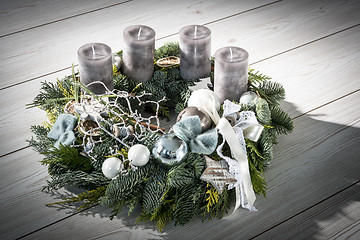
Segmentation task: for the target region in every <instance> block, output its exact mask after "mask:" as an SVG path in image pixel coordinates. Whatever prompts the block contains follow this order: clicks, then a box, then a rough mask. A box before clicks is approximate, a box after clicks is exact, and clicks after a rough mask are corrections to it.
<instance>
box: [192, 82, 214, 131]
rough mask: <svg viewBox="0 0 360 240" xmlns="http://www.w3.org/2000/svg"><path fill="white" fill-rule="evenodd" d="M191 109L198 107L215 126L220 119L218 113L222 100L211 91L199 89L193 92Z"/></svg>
mask: <svg viewBox="0 0 360 240" xmlns="http://www.w3.org/2000/svg"><path fill="white" fill-rule="evenodd" d="M188 106H189V107H197V108H198V109H200V110H202V111H204V112H206V113H207V114H208V115H209V116H210V118H211V119H212V120H213V122H214V123H215V124H217V122H218V121H219V119H220V116H219V114H218V111H219V110H220V100H219V98H218V97H217V95H216V94H215V93H214V92H213V91H211V90H209V89H198V90H195V91H193V92H192V94H191V96H190V98H189V100H188Z"/></svg>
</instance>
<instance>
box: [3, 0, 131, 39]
mask: <svg viewBox="0 0 360 240" xmlns="http://www.w3.org/2000/svg"><path fill="white" fill-rule="evenodd" d="M131 1H133V0H126V1H124V2H120V3H114V4H111V5H108V6H105V7H101V8H97V9H93V10H89V11H86V12H83V13H78V14H75V15H72V16H69V17H65V18H60V19H57V20H53V21H50V22H47V23H43V24H39V25H36V26H33V27H28V28H24V29H21V30H18V31H14V32H11V33H7V34H4V35H1V36H0V38H3V37H8V36H11V35H14V34H17V33H21V32H25V31H28V30H32V29H35V28H39V27H44V26H47V25H50V24H53V23H57V22H61V21H64V20H68V19H71V18H75V17H79V16H82V15H85V14H88V13H93V12H97V11H101V10H104V9H106V8H111V7H114V6H117V5H121V4H124V3H128V2H131Z"/></svg>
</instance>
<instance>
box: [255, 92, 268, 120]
mask: <svg viewBox="0 0 360 240" xmlns="http://www.w3.org/2000/svg"><path fill="white" fill-rule="evenodd" d="M256 116H257V119H258V120H259V122H260V123H261V124H265V125H270V124H271V111H270V108H269V104H268V103H267V101H265V100H264V99H263V98H259V99H258V100H257V102H256Z"/></svg>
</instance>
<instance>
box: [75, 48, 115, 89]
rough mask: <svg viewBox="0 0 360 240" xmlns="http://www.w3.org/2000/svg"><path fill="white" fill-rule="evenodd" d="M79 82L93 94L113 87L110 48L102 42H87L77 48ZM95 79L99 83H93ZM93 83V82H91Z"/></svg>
mask: <svg viewBox="0 0 360 240" xmlns="http://www.w3.org/2000/svg"><path fill="white" fill-rule="evenodd" d="M78 60H79V71H80V82H81V83H82V84H84V85H85V86H87V87H88V88H89V90H90V91H92V92H93V93H95V94H103V93H105V92H106V88H107V89H109V90H113V89H114V81H113V67H112V54H111V48H110V47H109V46H107V45H105V44H103V43H88V44H85V45H83V46H81V47H80V48H79V50H78ZM95 81H99V82H102V83H103V84H104V85H105V86H106V88H105V87H104V85H103V84H101V83H93V82H95ZM91 83H93V84H91Z"/></svg>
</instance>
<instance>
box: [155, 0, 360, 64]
mask: <svg viewBox="0 0 360 240" xmlns="http://www.w3.org/2000/svg"><path fill="white" fill-rule="evenodd" d="M359 11H360V2H359V1H356V0H352V1H326V0H316V1H313V0H303V1H296V0H287V1H282V2H279V3H276V4H273V5H269V6H267V7H264V8H259V9H256V10H254V11H251V12H247V13H244V14H241V15H238V16H234V17H231V18H228V19H226V21H218V22H214V23H211V24H207V25H206V26H207V27H209V28H210V29H211V31H212V35H211V37H212V45H211V48H212V52H213V53H215V51H216V50H217V49H219V48H221V47H226V46H237V47H241V48H244V49H246V50H247V51H248V52H249V60H250V63H254V62H257V61H260V60H263V59H265V58H268V57H271V56H274V55H276V54H279V53H282V52H284V51H287V50H289V49H293V48H296V47H299V46H301V45H303V44H306V43H309V42H312V41H314V40H316V39H320V38H322V37H325V36H327V35H330V34H333V33H336V32H338V31H341V30H343V29H346V28H348V27H351V26H354V25H356V24H359V23H360V19H359V17H358V12H359ZM319 26H321V27H319ZM177 38H178V37H177V36H172V37H169V38H166V39H162V40H161V41H158V44H159V45H161V44H163V43H164V42H166V41H171V40H176V39H177ZM351 40H352V41H353V42H354V44H356V43H357V41H356V40H357V39H356V38H354V39H351ZM340 42H341V41H340ZM344 46H345V43H344ZM334 50H336V49H334ZM290 54H291V53H290ZM314 56H316V55H314ZM314 56H312V57H314Z"/></svg>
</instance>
